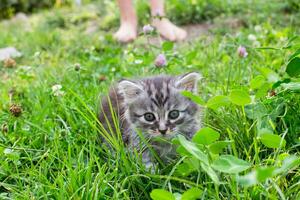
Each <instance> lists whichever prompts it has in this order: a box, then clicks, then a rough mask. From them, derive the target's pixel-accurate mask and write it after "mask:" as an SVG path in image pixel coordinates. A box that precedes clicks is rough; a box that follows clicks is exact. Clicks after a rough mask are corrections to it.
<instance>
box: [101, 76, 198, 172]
mask: <svg viewBox="0 0 300 200" xmlns="http://www.w3.org/2000/svg"><path fill="white" fill-rule="evenodd" d="M199 79H200V75H199V74H198V73H196V72H192V73H188V74H185V75H182V76H175V77H174V76H166V75H160V76H155V77H149V78H144V79H141V80H133V81H132V80H121V81H120V82H119V83H118V84H117V85H116V86H115V87H113V88H112V89H111V90H110V94H109V98H104V99H103V100H102V103H101V112H100V115H99V121H100V123H101V124H102V125H103V126H104V128H105V129H106V130H109V128H108V127H109V126H108V124H109V125H110V126H111V127H112V128H111V129H110V130H113V132H114V131H115V130H116V127H115V126H114V125H113V124H114V123H113V120H112V114H111V111H110V110H111V109H110V106H111V107H112V108H113V109H114V112H115V114H116V115H117V117H118V119H119V126H120V130H121V133H122V139H123V141H124V143H125V144H126V145H128V146H130V147H133V148H139V146H140V145H139V144H140V137H139V135H138V132H137V131H140V133H142V134H143V136H144V138H146V139H148V140H149V143H150V144H151V146H152V147H153V149H154V150H155V151H156V152H157V154H158V156H160V158H161V159H162V160H163V161H166V160H167V159H169V158H170V157H172V156H174V155H175V151H174V150H175V148H174V147H173V146H172V144H171V142H170V141H171V139H172V138H174V137H175V136H176V135H178V134H182V135H184V136H185V137H186V138H188V139H191V138H192V136H193V135H194V133H195V132H196V131H197V130H198V129H199V128H200V113H199V111H200V108H199V107H198V106H197V104H195V103H194V102H192V101H191V100H190V99H188V98H186V97H184V96H183V95H182V94H181V92H182V91H183V90H188V91H191V92H193V93H196V91H197V81H198V80H199ZM109 104H111V105H109ZM112 134H113V133H112ZM158 138H159V139H162V140H165V141H167V142H163V143H162V142H159V141H157V139H158ZM142 156H143V162H144V163H145V165H146V167H147V168H150V167H151V166H153V163H152V162H151V160H152V158H151V153H150V151H149V150H148V149H146V150H145V151H144V152H143V154H142Z"/></svg>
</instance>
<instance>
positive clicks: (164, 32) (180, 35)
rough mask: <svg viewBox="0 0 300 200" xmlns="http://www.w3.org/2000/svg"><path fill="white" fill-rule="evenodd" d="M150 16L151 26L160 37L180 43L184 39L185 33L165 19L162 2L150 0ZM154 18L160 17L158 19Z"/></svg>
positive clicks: (161, 0)
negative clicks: (151, 18)
mask: <svg viewBox="0 0 300 200" xmlns="http://www.w3.org/2000/svg"><path fill="white" fill-rule="evenodd" d="M150 4H151V15H152V16H153V17H154V19H153V20H152V25H153V26H154V27H155V28H156V29H157V31H158V32H159V33H160V35H161V36H162V37H163V38H165V39H167V40H171V41H180V40H184V39H185V38H186V35H187V33H186V31H185V30H183V29H181V28H179V27H177V26H176V25H175V24H173V23H172V22H170V20H168V19H167V18H165V17H164V16H165V11H164V1H163V0H150ZM155 16H161V17H163V18H162V19H159V18H158V17H155Z"/></svg>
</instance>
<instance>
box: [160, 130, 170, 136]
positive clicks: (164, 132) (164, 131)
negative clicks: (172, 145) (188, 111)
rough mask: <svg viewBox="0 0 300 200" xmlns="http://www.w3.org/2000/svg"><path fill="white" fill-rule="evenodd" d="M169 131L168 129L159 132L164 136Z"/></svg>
mask: <svg viewBox="0 0 300 200" xmlns="http://www.w3.org/2000/svg"><path fill="white" fill-rule="evenodd" d="M167 130H168V129H163V130H159V132H160V133H161V134H162V135H165V134H166V133H167Z"/></svg>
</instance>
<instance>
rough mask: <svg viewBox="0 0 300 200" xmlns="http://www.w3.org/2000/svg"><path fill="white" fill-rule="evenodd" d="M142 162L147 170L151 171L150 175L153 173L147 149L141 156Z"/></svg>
mask: <svg viewBox="0 0 300 200" xmlns="http://www.w3.org/2000/svg"><path fill="white" fill-rule="evenodd" d="M142 161H143V163H144V165H145V167H146V169H147V170H149V171H151V173H154V172H155V164H154V163H153V162H152V160H151V153H150V151H149V149H146V150H145V151H144V152H143V154H142Z"/></svg>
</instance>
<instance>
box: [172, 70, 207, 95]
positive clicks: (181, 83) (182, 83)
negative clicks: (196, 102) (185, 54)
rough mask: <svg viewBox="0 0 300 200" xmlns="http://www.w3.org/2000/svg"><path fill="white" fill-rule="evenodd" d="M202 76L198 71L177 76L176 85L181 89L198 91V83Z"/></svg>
mask: <svg viewBox="0 0 300 200" xmlns="http://www.w3.org/2000/svg"><path fill="white" fill-rule="evenodd" d="M201 78H202V76H201V75H200V74H199V73H197V72H191V73H188V74H184V75H182V76H179V77H177V79H176V82H175V86H176V87H177V88H179V89H183V90H188V91H191V92H194V93H195V92H197V83H198V81H199V80H200V79H201Z"/></svg>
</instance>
